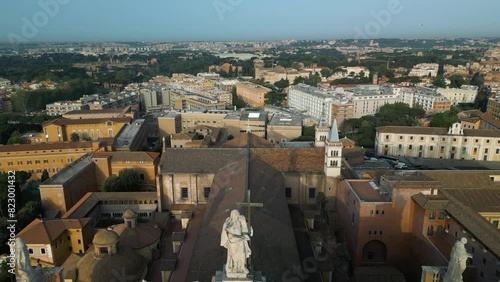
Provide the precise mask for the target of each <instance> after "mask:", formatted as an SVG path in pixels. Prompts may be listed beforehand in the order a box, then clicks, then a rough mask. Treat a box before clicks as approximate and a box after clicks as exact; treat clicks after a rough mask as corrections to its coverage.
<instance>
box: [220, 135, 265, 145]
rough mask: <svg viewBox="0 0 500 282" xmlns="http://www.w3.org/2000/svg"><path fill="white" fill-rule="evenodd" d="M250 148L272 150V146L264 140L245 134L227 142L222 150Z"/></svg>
mask: <svg viewBox="0 0 500 282" xmlns="http://www.w3.org/2000/svg"><path fill="white" fill-rule="evenodd" d="M248 144H249V145H250V148H273V147H274V145H273V144H272V143H271V142H269V141H267V140H266V139H264V138H261V137H258V136H257V135H255V134H252V133H247V134H241V135H240V136H238V137H236V138H234V139H233V140H231V141H228V142H226V143H224V145H222V147H223V148H246V147H247V145H248Z"/></svg>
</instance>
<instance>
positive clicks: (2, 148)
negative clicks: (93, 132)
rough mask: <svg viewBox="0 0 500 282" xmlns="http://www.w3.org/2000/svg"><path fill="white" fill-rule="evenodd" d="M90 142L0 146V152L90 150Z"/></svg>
mask: <svg viewBox="0 0 500 282" xmlns="http://www.w3.org/2000/svg"><path fill="white" fill-rule="evenodd" d="M92 143H93V142H92V141H78V142H61V143H38V144H16V145H0V152H24V151H43V150H66V149H80V148H82V149H91V148H92Z"/></svg>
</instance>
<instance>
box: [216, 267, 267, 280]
mask: <svg viewBox="0 0 500 282" xmlns="http://www.w3.org/2000/svg"><path fill="white" fill-rule="evenodd" d="M212 282H266V277H264V276H262V272H261V271H251V270H250V273H249V274H247V275H246V277H235V278H229V277H227V272H226V265H224V267H223V268H222V271H217V272H216V273H215V276H213V277H212Z"/></svg>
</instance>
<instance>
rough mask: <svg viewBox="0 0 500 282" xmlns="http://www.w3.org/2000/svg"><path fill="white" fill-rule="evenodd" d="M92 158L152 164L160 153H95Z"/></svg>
mask: <svg viewBox="0 0 500 282" xmlns="http://www.w3.org/2000/svg"><path fill="white" fill-rule="evenodd" d="M92 157H93V158H102V157H111V161H112V162H128V161H130V162H154V161H155V160H156V159H157V158H159V157H160V153H155V152H128V151H115V152H96V153H94V154H93V155H92Z"/></svg>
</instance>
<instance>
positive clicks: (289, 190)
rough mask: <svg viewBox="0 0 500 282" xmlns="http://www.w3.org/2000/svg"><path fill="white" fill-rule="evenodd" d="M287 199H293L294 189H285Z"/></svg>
mask: <svg viewBox="0 0 500 282" xmlns="http://www.w3.org/2000/svg"><path fill="white" fill-rule="evenodd" d="M285 197H286V198H287V199H291V198H292V187H285Z"/></svg>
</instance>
